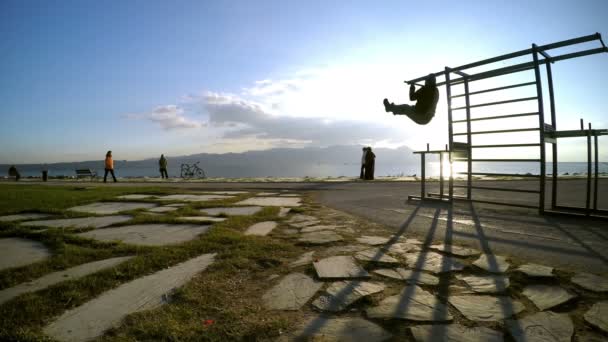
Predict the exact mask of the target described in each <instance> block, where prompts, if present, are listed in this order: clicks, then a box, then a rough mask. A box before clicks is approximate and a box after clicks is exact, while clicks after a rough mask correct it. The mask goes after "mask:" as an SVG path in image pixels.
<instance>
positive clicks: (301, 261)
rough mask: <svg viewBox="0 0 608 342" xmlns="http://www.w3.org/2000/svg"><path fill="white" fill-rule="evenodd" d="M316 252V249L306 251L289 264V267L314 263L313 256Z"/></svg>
mask: <svg viewBox="0 0 608 342" xmlns="http://www.w3.org/2000/svg"><path fill="white" fill-rule="evenodd" d="M314 254H315V251H310V252H306V253H304V254H302V255H300V257H299V258H298V259H297V260H296V261H293V262H291V263H290V264H289V268H296V267H300V266H304V265H310V264H311V263H312V257H313V255H314Z"/></svg>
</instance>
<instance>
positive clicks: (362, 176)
mask: <svg viewBox="0 0 608 342" xmlns="http://www.w3.org/2000/svg"><path fill="white" fill-rule="evenodd" d="M366 154H367V147H364V148H363V155H362V156H361V175H360V176H359V178H361V179H365V155H366Z"/></svg>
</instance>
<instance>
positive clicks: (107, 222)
mask: <svg viewBox="0 0 608 342" xmlns="http://www.w3.org/2000/svg"><path fill="white" fill-rule="evenodd" d="M131 218H132V217H131V216H128V215H115V216H96V217H79V218H68V219H56V220H41V221H28V222H24V223H21V225H22V226H28V227H31V226H44V227H53V228H88V227H93V228H102V227H107V226H111V225H113V224H116V223H122V222H127V221H129V220H130V219H131Z"/></svg>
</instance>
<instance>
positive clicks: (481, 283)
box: [456, 275, 509, 293]
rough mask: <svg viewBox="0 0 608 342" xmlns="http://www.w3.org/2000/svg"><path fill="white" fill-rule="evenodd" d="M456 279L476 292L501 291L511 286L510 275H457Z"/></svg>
mask: <svg viewBox="0 0 608 342" xmlns="http://www.w3.org/2000/svg"><path fill="white" fill-rule="evenodd" d="M456 279H458V280H461V281H463V282H465V284H467V288H468V289H470V290H471V291H473V292H476V293H500V292H504V291H505V290H506V289H507V288H508V287H509V277H504V276H500V275H484V276H476V275H471V276H456Z"/></svg>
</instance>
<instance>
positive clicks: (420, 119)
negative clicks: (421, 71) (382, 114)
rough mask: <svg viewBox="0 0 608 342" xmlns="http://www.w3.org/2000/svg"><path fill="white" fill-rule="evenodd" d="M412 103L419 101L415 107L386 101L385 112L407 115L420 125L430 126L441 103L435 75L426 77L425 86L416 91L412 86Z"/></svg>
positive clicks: (412, 85)
mask: <svg viewBox="0 0 608 342" xmlns="http://www.w3.org/2000/svg"><path fill="white" fill-rule="evenodd" d="M410 101H417V102H416V105H415V106H410V105H408V104H401V105H396V104H394V103H392V102H389V101H388V99H384V101H383V103H384V110H385V111H387V112H393V114H394V115H407V116H408V117H409V118H410V119H412V120H413V121H414V122H415V123H417V124H419V125H426V124H428V123H429V122H430V121H431V119H433V116H435V109H436V108H437V102H438V101H439V90H437V80H436V78H435V75H433V74H430V75H428V76H427V77H426V80H425V82H424V86H423V87H422V88H420V89H418V91H416V87H415V85H414V84H413V83H412V84H411V85H410Z"/></svg>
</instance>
